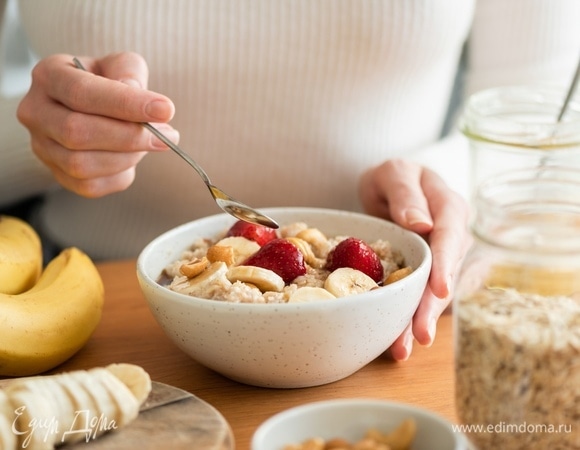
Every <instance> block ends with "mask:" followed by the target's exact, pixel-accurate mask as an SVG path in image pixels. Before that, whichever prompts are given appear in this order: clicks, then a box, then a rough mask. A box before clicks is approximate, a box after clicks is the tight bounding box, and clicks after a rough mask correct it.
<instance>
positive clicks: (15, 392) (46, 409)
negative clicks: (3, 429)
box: [6, 381, 59, 450]
mask: <svg viewBox="0 0 580 450" xmlns="http://www.w3.org/2000/svg"><path fill="white" fill-rule="evenodd" d="M6 395H7V397H8V399H9V401H10V404H11V406H12V411H14V413H16V414H17V415H18V418H17V419H16V420H15V423H14V427H15V430H16V431H15V433H17V434H19V441H20V446H21V447H22V448H26V449H28V450H53V449H54V445H55V443H56V441H57V438H58V436H57V432H58V426H59V425H58V417H56V416H55V413H54V408H53V405H51V403H50V401H49V400H48V398H47V397H46V396H45V395H39V393H38V392H37V391H36V390H35V389H34V386H33V385H30V384H28V383H27V382H26V381H22V382H20V381H16V382H15V383H14V384H13V385H10V386H8V387H7V388H6ZM34 424H42V428H41V429H40V428H34V427H33V425H34Z"/></svg>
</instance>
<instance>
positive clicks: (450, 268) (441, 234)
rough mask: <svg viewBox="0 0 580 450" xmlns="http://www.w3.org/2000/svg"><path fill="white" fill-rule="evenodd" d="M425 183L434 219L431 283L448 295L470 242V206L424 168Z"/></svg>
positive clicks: (438, 294) (442, 295)
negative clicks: (468, 223) (468, 224)
mask: <svg viewBox="0 0 580 450" xmlns="http://www.w3.org/2000/svg"><path fill="white" fill-rule="evenodd" d="M422 187H423V191H424V192H425V197H426V199H427V202H428V203H429V205H430V209H431V212H432V215H433V222H434V226H433V229H432V231H431V233H430V234H429V245H430V246H431V253H432V255H433V266H432V270H431V275H430V278H429V285H430V287H431V290H432V292H433V294H434V295H435V296H436V297H438V298H440V299H445V298H448V297H449V296H450V295H451V293H452V288H453V284H454V277H455V274H456V273H457V272H458V270H459V267H460V265H461V262H462V260H463V257H464V255H465V253H466V251H467V249H468V247H469V245H470V239H469V233H468V231H467V221H468V211H469V208H468V206H467V203H466V201H465V200H464V199H463V198H462V197H461V196H460V195H459V194H457V193H455V192H453V191H451V190H450V189H449V188H448V187H447V185H446V184H445V182H444V181H443V180H442V179H441V178H440V177H439V176H438V175H437V174H435V173H434V172H432V171H430V170H425V171H424V174H423V177H422Z"/></svg>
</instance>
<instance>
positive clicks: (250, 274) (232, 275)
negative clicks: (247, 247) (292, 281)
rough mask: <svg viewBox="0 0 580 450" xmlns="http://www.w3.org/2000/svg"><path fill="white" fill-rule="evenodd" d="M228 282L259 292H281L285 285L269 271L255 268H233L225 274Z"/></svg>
mask: <svg viewBox="0 0 580 450" xmlns="http://www.w3.org/2000/svg"><path fill="white" fill-rule="evenodd" d="M227 277H228V280H230V281H231V282H232V283H235V282H236V281H241V282H243V283H250V284H253V285H254V286H256V287H257V288H258V289H260V291H262V292H266V291H275V292H282V289H284V286H285V283H284V280H283V279H282V277H281V276H280V275H278V274H277V273H276V272H274V271H272V270H270V269H264V268H263V267H256V266H234V267H230V269H229V270H228V272H227Z"/></svg>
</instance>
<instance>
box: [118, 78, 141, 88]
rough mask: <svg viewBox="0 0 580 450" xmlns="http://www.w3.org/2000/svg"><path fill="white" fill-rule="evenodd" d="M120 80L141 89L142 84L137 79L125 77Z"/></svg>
mask: <svg viewBox="0 0 580 450" xmlns="http://www.w3.org/2000/svg"><path fill="white" fill-rule="evenodd" d="M119 81H121V83H124V84H126V85H127V86H133V87H136V88H139V89H141V88H142V87H143V86H141V83H139V82H138V81H137V80H135V79H134V78H126V79H124V80H119Z"/></svg>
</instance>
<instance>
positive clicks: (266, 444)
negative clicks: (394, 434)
mask: <svg viewBox="0 0 580 450" xmlns="http://www.w3.org/2000/svg"><path fill="white" fill-rule="evenodd" d="M409 418H413V419H414V420H415V422H416V424H417V432H416V435H415V440H414V441H413V446H412V448H413V450H467V449H470V448H471V447H470V446H469V443H468V441H467V439H466V438H465V436H464V435H463V434H461V433H459V432H458V431H456V430H454V429H453V426H452V424H451V423H450V422H448V421H447V420H445V419H444V418H442V417H440V416H439V415H437V414H435V413H433V412H431V411H428V410H426V409H422V408H418V407H415V406H412V405H408V404H404V403H396V402H388V401H384V400H374V399H336V400H328V401H321V402H315V403H309V404H305V405H302V406H297V407H295V408H291V409H288V410H286V411H282V412H280V413H278V414H276V415H274V416H272V417H270V418H269V419H268V420H266V421H265V422H264V423H262V425H260V426H259V427H258V429H257V430H256V432H255V433H254V435H253V437H252V444H251V450H283V449H284V446H286V445H288V444H300V443H302V442H304V441H305V440H307V439H311V438H314V437H321V438H322V439H324V440H329V439H332V438H343V439H346V440H347V441H349V442H353V443H354V442H356V441H358V440H360V439H361V438H362V437H363V436H364V434H365V432H366V431H367V430H368V429H369V428H376V429H377V430H379V431H381V432H383V433H388V432H390V431H392V430H393V429H395V428H397V426H399V425H400V424H401V422H403V421H404V420H405V419H409Z"/></svg>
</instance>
